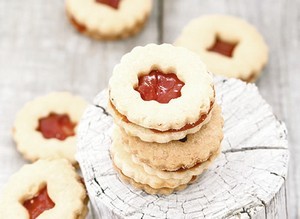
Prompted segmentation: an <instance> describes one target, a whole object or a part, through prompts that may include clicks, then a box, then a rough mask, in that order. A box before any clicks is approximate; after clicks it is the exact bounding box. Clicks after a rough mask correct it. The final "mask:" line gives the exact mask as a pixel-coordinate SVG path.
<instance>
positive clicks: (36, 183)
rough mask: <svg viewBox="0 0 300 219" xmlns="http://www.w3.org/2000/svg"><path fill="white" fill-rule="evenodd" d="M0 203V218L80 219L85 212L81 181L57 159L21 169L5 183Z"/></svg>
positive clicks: (38, 162)
mask: <svg viewBox="0 0 300 219" xmlns="http://www.w3.org/2000/svg"><path fill="white" fill-rule="evenodd" d="M0 199H1V200H0V218H31V219H34V218H70V219H83V218H85V217H86V215H87V212H88V208H87V203H88V196H87V194H86V190H85V187H84V185H83V184H82V181H81V177H80V176H79V175H78V174H77V173H76V172H75V169H74V167H72V166H71V165H70V164H69V162H67V161H66V160H61V159H60V160H39V161H37V162H35V163H33V164H27V165H25V166H23V167H22V168H21V169H20V170H19V171H18V172H17V173H15V174H14V175H13V176H12V177H11V178H10V179H9V181H8V183H7V185H6V186H5V188H4V191H3V194H2V196H1V198H0Z"/></svg>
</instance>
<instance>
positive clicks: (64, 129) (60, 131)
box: [37, 113, 76, 141]
mask: <svg viewBox="0 0 300 219" xmlns="http://www.w3.org/2000/svg"><path fill="white" fill-rule="evenodd" d="M75 126H76V124H75V123H73V122H72V121H71V120H70V117H69V116H68V115H67V114H56V113H50V114H49V115H48V116H47V117H44V118H40V119H39V126H38V128H37V131H39V132H41V133H42V135H43V136H44V138H47V139H49V138H56V139H58V140H61V141H63V140H65V139H66V138H67V137H70V136H74V135H75V130H74V129H75Z"/></svg>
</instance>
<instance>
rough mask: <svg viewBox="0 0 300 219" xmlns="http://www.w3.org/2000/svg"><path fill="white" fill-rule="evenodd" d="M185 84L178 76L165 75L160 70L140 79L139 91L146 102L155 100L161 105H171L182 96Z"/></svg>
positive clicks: (137, 89) (172, 74)
mask: <svg viewBox="0 0 300 219" xmlns="http://www.w3.org/2000/svg"><path fill="white" fill-rule="evenodd" d="M183 86H184V83H183V82H182V81H180V80H179V79H178V78H177V76H176V74H174V73H167V74H164V73H163V72H161V71H159V70H152V71H151V72H150V73H149V74H148V75H143V76H140V77H139V84H138V86H137V88H135V90H136V91H138V92H139V93H140V95H141V97H142V99H143V100H145V101H150V100H155V101H157V102H159V103H169V101H170V100H172V99H176V98H178V97H180V96H181V88H182V87H183Z"/></svg>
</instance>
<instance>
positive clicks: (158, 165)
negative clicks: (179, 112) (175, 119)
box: [119, 104, 224, 171]
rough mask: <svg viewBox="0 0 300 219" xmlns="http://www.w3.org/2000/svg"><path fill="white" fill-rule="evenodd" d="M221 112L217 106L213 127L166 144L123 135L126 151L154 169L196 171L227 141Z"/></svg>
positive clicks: (213, 116)
mask: <svg viewBox="0 0 300 219" xmlns="http://www.w3.org/2000/svg"><path fill="white" fill-rule="evenodd" d="M223 123H224V122H223V117H222V114H221V108H220V107H219V106H218V105H217V104H215V106H214V108H213V111H212V115H211V119H210V121H209V123H207V124H206V125H204V126H203V127H202V128H201V129H200V131H198V132H196V133H194V134H189V135H187V136H186V137H185V138H184V139H181V140H179V141H178V140H177V141H176V140H175V141H171V142H168V143H164V144H159V143H155V142H153V143H149V142H143V141H141V140H140V139H139V138H137V137H131V136H129V135H126V134H125V133H124V132H122V131H121V132H120V133H119V135H121V136H122V139H123V145H124V148H125V150H126V151H128V152H129V153H130V154H132V156H133V157H135V158H136V160H138V161H140V162H142V163H145V164H146V165H147V166H150V167H152V168H154V169H159V170H165V171H177V170H180V169H181V170H184V169H189V168H192V167H195V166H197V165H199V164H201V163H203V162H205V161H207V160H208V159H209V158H210V157H211V156H212V155H213V154H216V153H217V151H218V150H219V149H220V144H221V141H222V139H223V131H222V128H223Z"/></svg>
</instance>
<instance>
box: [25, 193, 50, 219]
mask: <svg viewBox="0 0 300 219" xmlns="http://www.w3.org/2000/svg"><path fill="white" fill-rule="evenodd" d="M23 206H24V207H25V208H26V209H27V211H28V213H29V216H30V219H35V218H37V217H38V216H39V215H40V214H42V213H43V212H44V211H46V210H49V209H51V208H53V207H54V206H55V203H54V202H53V201H52V200H51V198H50V197H49V196H48V192H47V187H45V188H43V189H41V190H40V191H39V192H38V194H37V195H36V196H34V197H33V198H31V199H28V200H26V201H25V202H24V203H23Z"/></svg>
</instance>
